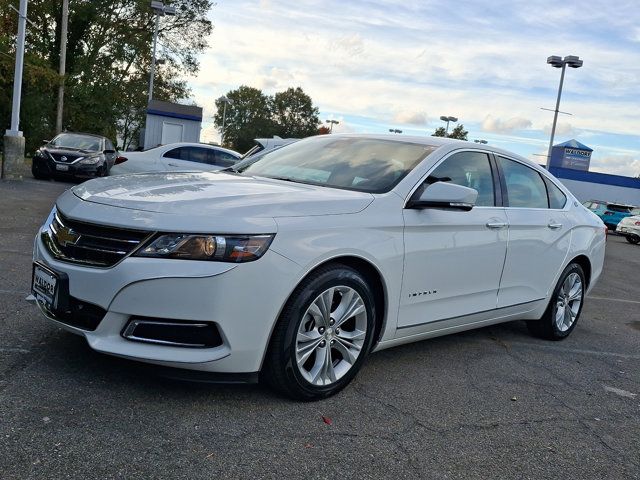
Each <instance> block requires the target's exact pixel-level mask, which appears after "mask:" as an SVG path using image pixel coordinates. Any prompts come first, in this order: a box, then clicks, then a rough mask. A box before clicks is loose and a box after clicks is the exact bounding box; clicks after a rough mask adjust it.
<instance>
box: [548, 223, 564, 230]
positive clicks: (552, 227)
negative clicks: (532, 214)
mask: <svg viewBox="0 0 640 480" xmlns="http://www.w3.org/2000/svg"><path fill="white" fill-rule="evenodd" d="M547 227H549V228H550V229H551V230H557V229H559V228H562V224H561V223H554V222H553V221H551V222H549V224H548V225H547Z"/></svg>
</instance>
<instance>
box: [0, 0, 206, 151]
mask: <svg viewBox="0 0 640 480" xmlns="http://www.w3.org/2000/svg"><path fill="white" fill-rule="evenodd" d="M13 3H15V2H13V0H0V12H1V13H0V27H2V28H0V32H1V33H0V120H1V122H0V123H2V125H0V127H2V128H4V127H3V125H4V124H6V125H8V123H9V117H10V108H11V102H10V95H11V89H12V83H13V56H14V38H15V37H14V35H15V32H16V30H17V23H16V18H17V15H16V14H15V12H14V11H13V10H11V9H9V8H8V5H9V4H13ZM170 4H171V5H172V6H174V7H176V10H177V14H176V16H165V17H162V19H161V21H160V29H159V37H158V52H157V58H158V59H160V60H161V61H163V63H162V65H159V66H158V68H157V70H156V77H155V85H154V98H157V99H160V100H168V101H176V100H180V99H183V98H186V97H187V96H188V94H189V90H188V88H187V86H186V83H185V82H184V80H182V77H183V76H184V75H192V74H194V73H196V72H197V71H198V67H199V65H198V60H197V57H198V54H200V53H201V52H202V51H203V50H204V49H205V48H206V46H207V43H206V41H207V37H208V35H209V33H210V32H211V28H212V26H211V22H210V21H209V20H208V19H207V12H208V11H209V9H210V8H211V5H212V1H211V0H173V1H171V2H170ZM69 8H70V11H69V33H68V42H67V75H66V79H65V109H64V122H63V125H64V128H66V129H68V130H78V131H87V132H92V133H99V134H104V135H106V136H108V137H110V138H112V139H115V138H116V136H119V137H120V139H121V142H122V143H123V146H125V147H126V146H127V144H129V143H131V141H132V140H133V141H135V140H136V139H137V137H138V132H139V130H140V127H141V126H142V125H143V123H144V114H145V109H146V104H147V98H146V96H147V86H148V81H149V77H148V72H149V67H150V62H151V42H152V35H153V26H154V21H155V17H154V15H153V11H152V10H151V9H150V8H149V1H148V0H73V1H71V2H70V5H69ZM60 15H61V2H60V1H59V0H38V1H31V2H29V19H30V20H32V21H33V22H34V23H35V24H36V25H37V26H38V27H36V28H34V27H32V26H30V25H29V26H28V27H27V29H28V35H27V49H26V54H25V75H24V78H25V84H24V86H23V92H22V99H23V108H22V110H21V119H20V120H21V129H22V130H23V131H24V133H25V137H26V139H27V151H32V150H33V149H34V148H35V146H37V145H38V144H39V143H40V141H41V140H42V137H43V136H45V137H50V136H51V135H52V134H53V133H54V132H53V130H54V126H55V109H56V102H57V85H58V81H59V80H58V78H59V77H58V75H57V69H58V60H59V50H60V49H59V41H60V40H59V39H60V31H59V30H60ZM7 32H10V33H7ZM7 98H9V100H8V101H7Z"/></svg>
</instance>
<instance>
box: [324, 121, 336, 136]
mask: <svg viewBox="0 0 640 480" xmlns="http://www.w3.org/2000/svg"><path fill="white" fill-rule="evenodd" d="M325 122H326V123H328V124H329V133H333V126H334V125H338V124H339V123H340V122H339V121H338V120H333V119H332V120H325Z"/></svg>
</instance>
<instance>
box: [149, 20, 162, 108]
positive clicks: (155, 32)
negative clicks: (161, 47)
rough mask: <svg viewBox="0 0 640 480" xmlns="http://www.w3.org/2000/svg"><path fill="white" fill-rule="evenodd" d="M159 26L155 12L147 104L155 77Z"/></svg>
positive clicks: (150, 98)
mask: <svg viewBox="0 0 640 480" xmlns="http://www.w3.org/2000/svg"><path fill="white" fill-rule="evenodd" d="M159 26H160V13H159V12H158V11H156V26H155V28H154V30H153V54H152V57H151V72H150V73H149V102H151V100H153V77H155V75H156V47H157V45H158V27H159Z"/></svg>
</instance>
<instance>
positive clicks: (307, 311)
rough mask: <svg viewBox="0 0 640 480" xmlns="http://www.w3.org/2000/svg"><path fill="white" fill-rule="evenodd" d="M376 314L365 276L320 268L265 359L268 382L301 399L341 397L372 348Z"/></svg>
mask: <svg viewBox="0 0 640 480" xmlns="http://www.w3.org/2000/svg"><path fill="white" fill-rule="evenodd" d="M375 315H376V312H375V301H374V297H373V292H372V290H371V287H370V286H369V284H368V283H367V280H366V279H365V278H364V277H363V275H362V274H360V273H359V272H357V271H356V270H353V269H352V268H349V267H346V266H342V265H333V266H328V267H324V268H321V269H320V270H318V271H317V272H315V273H313V274H312V275H311V276H309V277H308V278H306V279H305V280H304V281H303V282H302V283H301V284H300V285H299V286H298V288H296V290H295V291H294V292H293V294H292V295H291V298H290V299H289V301H288V302H287V304H286V305H285V308H284V310H283V312H282V315H281V316H280V319H279V320H278V324H277V325H276V329H275V331H274V333H273V336H272V340H271V345H270V348H269V351H268V353H267V358H266V359H265V368H264V371H263V374H264V378H265V380H267V382H268V383H269V384H271V386H273V387H274V388H275V389H276V390H278V391H280V392H282V393H284V394H285V395H287V396H289V397H292V398H295V399H298V400H317V399H321V398H325V397H328V396H330V395H333V394H335V393H337V392H338V391H340V390H341V389H342V388H344V387H345V386H346V385H347V384H348V383H349V382H350V381H351V380H352V379H353V377H355V375H356V373H357V372H358V370H359V369H360V367H361V366H362V363H363V361H364V359H365V357H366V355H367V353H368V352H369V350H370V349H371V344H372V342H373V333H374V331H375Z"/></svg>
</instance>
